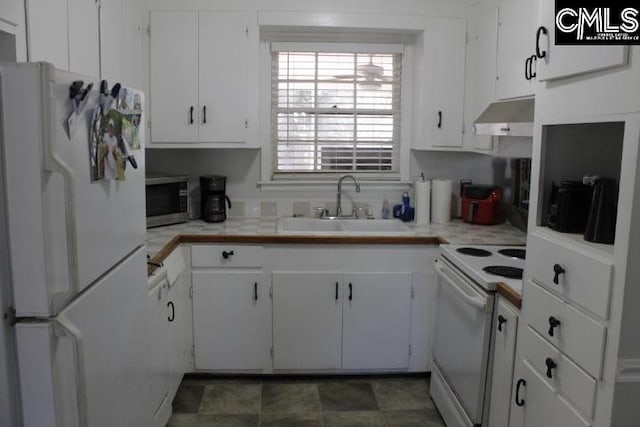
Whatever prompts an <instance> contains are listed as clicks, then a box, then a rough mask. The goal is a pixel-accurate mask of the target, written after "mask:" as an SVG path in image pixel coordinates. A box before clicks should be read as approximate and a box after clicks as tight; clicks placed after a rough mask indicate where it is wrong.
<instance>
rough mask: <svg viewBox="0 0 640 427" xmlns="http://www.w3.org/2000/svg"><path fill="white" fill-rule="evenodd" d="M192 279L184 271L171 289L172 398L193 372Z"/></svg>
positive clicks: (170, 354)
mask: <svg viewBox="0 0 640 427" xmlns="http://www.w3.org/2000/svg"><path fill="white" fill-rule="evenodd" d="M190 279H191V277H190V275H189V273H188V272H187V271H183V272H182V273H181V274H180V275H179V276H178V278H177V279H176V281H175V282H174V283H173V285H171V287H170V289H169V300H168V302H167V309H168V310H167V311H168V313H167V320H168V321H169V367H170V384H171V387H170V393H169V395H170V396H174V395H175V393H176V391H177V390H178V387H179V385H180V381H182V376H183V375H184V373H185V372H190V371H192V370H193V356H192V353H191V352H192V350H193V305H192V304H191V297H190V296H189V291H190V288H191V280H190Z"/></svg>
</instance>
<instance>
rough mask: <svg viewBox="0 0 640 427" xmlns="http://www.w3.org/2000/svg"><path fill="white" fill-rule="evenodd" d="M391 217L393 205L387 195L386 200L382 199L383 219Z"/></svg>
mask: <svg viewBox="0 0 640 427" xmlns="http://www.w3.org/2000/svg"><path fill="white" fill-rule="evenodd" d="M389 218H391V207H390V206H389V200H388V199H387V196H385V197H384V200H383V201H382V219H389Z"/></svg>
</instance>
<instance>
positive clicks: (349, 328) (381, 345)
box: [342, 273, 411, 370]
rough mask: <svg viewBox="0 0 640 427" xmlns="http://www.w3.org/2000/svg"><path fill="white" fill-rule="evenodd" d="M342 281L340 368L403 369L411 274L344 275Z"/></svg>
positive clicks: (407, 331)
mask: <svg viewBox="0 0 640 427" xmlns="http://www.w3.org/2000/svg"><path fill="white" fill-rule="evenodd" d="M342 283H343V284H344V283H346V286H343V296H344V298H343V303H342V313H343V318H342V323H343V325H342V369H350V370H351V369H407V368H408V367H409V351H410V350H409V333H410V322H411V274H410V273H354V274H345V275H344V276H343V280H342Z"/></svg>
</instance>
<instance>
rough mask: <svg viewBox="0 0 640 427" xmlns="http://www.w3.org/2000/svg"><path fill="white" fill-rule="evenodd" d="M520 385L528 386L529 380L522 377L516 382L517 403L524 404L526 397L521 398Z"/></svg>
mask: <svg viewBox="0 0 640 427" xmlns="http://www.w3.org/2000/svg"><path fill="white" fill-rule="evenodd" d="M520 386H525V387H526V386H527V382H526V381H525V380H523V379H522V378H520V379H519V380H518V382H517V383H516V405H518V406H524V399H520Z"/></svg>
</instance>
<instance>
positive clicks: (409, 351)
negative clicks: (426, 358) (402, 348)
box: [409, 344, 411, 356]
mask: <svg viewBox="0 0 640 427" xmlns="http://www.w3.org/2000/svg"><path fill="white" fill-rule="evenodd" d="M409 356H411V344H409Z"/></svg>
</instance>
